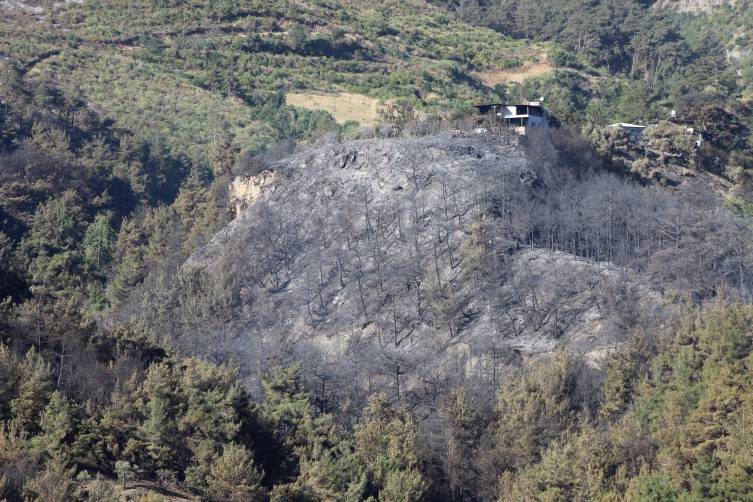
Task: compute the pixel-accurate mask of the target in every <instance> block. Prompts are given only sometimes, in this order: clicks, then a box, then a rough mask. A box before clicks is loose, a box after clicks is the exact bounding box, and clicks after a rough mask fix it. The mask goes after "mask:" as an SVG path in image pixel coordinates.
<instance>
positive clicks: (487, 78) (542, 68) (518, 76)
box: [478, 62, 554, 88]
mask: <svg viewBox="0 0 753 502" xmlns="http://www.w3.org/2000/svg"><path fill="white" fill-rule="evenodd" d="M552 71H554V66H552V65H551V64H549V63H548V62H543V63H529V64H526V65H523V66H522V67H520V68H513V69H510V70H504V69H497V70H487V71H483V72H481V73H479V74H478V77H479V79H480V80H481V81H482V82H483V83H484V85H486V86H487V87H490V88H494V86H495V85H497V84H509V83H516V84H520V83H522V82H524V81H525V80H528V79H529V78H535V77H541V76H544V75H546V74H548V73H550V72H552Z"/></svg>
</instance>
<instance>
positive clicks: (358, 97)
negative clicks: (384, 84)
mask: <svg viewBox="0 0 753 502" xmlns="http://www.w3.org/2000/svg"><path fill="white" fill-rule="evenodd" d="M285 100H286V102H287V104H288V105H291V106H298V107H301V108H307V109H309V110H324V111H326V112H328V113H329V114H330V115H332V116H333V117H334V119H335V120H336V121H337V122H338V123H340V124H342V123H345V122H347V121H349V120H354V121H356V122H359V123H360V124H362V125H366V126H372V125H375V124H376V123H377V122H378V121H379V113H378V112H379V107H380V105H381V103H382V102H381V101H379V100H378V99H375V98H371V97H369V96H364V95H362V94H351V93H347V92H342V93H338V94H321V93H313V92H300V93H299V92H291V93H288V94H287V95H286V96H285Z"/></svg>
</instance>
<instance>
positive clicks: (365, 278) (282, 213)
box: [165, 134, 658, 400]
mask: <svg viewBox="0 0 753 502" xmlns="http://www.w3.org/2000/svg"><path fill="white" fill-rule="evenodd" d="M519 141H520V140H519V139H518V138H517V137H514V136H501V137H500V136H492V135H473V134H443V135H438V136H431V137H425V138H421V139H410V140H397V139H395V140H380V141H373V140H372V141H357V142H351V143H346V144H337V145H329V146H325V147H321V148H318V149H314V150H310V151H305V152H302V153H298V154H295V155H293V156H292V157H290V158H288V159H286V160H284V161H281V162H278V163H276V164H275V165H274V166H272V170H271V172H265V173H262V174H261V175H259V176H257V177H254V178H250V179H248V180H246V181H245V182H244V183H241V182H238V183H236V189H237V190H238V191H239V192H242V193H244V194H245V195H246V196H247V197H249V200H247V205H248V207H247V208H246V209H245V210H244V211H243V212H242V213H241V214H240V215H239V216H238V217H237V218H236V219H235V220H234V221H233V222H232V223H231V224H230V225H228V227H227V228H226V229H224V230H223V231H221V232H220V233H219V234H217V235H216V236H215V237H214V238H213V239H212V241H211V242H210V243H209V244H208V245H207V246H205V247H204V248H202V249H200V250H199V251H198V252H196V253H195V254H194V255H193V256H192V257H191V258H190V259H189V260H188V262H187V263H186V264H185V266H184V269H183V273H182V274H181V276H185V277H191V278H193V279H190V280H184V281H183V283H181V284H179V285H177V286H176V289H178V290H180V291H181V293H178V294H179V295H181V294H182V295H184V296H186V297H188V296H191V297H192V298H195V297H196V296H197V295H200V293H199V292H200V291H201V292H204V295H203V296H204V297H205V298H206V299H207V301H208V302H209V303H211V304H212V305H214V307H212V308H209V309H206V308H204V307H202V308H199V309H198V310H196V309H191V308H187V309H186V311H185V315H186V316H189V317H190V316H197V317H203V318H204V319H207V318H213V319H215V320H216V322H214V323H209V325H208V324H207V323H203V324H202V323H200V322H199V323H197V324H196V325H199V324H201V326H202V327H201V329H188V330H183V331H182V333H183V334H182V335H180V337H178V338H177V340H175V342H176V343H177V344H178V345H179V346H181V347H183V348H184V349H186V350H190V351H198V352H200V353H203V354H209V355H214V356H216V357H218V358H220V359H230V360H235V361H237V362H238V363H239V364H240V366H241V369H242V371H243V373H244V374H245V375H246V376H247V377H248V379H249V383H253V382H254V381H256V379H257V377H258V373H259V371H261V370H263V369H264V367H265V366H266V365H268V364H280V363H282V364H285V363H290V362H292V361H300V362H302V364H303V367H304V373H305V374H306V375H308V376H309V377H310V378H311V379H312V381H313V382H315V383H316V384H317V386H316V388H317V389H320V393H321V394H320V397H321V398H323V399H326V398H328V396H329V394H330V393H334V394H338V395H340V396H342V395H343V394H350V393H353V392H356V393H357V392H359V389H365V388H371V389H373V388H376V387H382V388H385V389H386V390H388V391H390V392H392V393H393V395H395V396H403V397H405V396H406V392H407V393H408V394H407V396H408V397H409V399H413V400H421V399H423V398H425V397H427V396H431V395H435V394H436V393H437V392H439V391H440V390H439V389H442V388H445V387H446V386H447V385H450V384H451V383H452V382H455V383H457V382H460V381H467V380H468V379H471V380H474V381H475V380H478V381H480V382H482V383H484V384H488V385H489V388H490V389H491V388H493V387H494V386H496V385H498V384H499V382H500V379H501V377H502V375H503V374H504V371H505V369H506V368H509V366H510V364H517V363H519V362H521V361H522V360H524V359H525V358H526V357H528V356H530V355H535V354H541V353H550V352H552V351H554V350H557V349H559V348H566V349H569V350H572V351H575V352H578V353H583V354H585V355H587V356H588V357H589V358H591V360H593V361H598V359H599V358H600V357H601V356H602V355H603V354H604V353H605V352H606V351H608V350H610V349H612V348H614V347H615V346H616V344H619V343H620V342H621V341H622V340H624V338H625V336H626V334H627V333H628V330H629V328H630V326H631V325H632V323H633V322H634V320H633V319H632V318H631V316H632V315H633V313H634V312H636V311H640V310H643V311H646V310H650V309H652V308H654V307H653V306H654V305H655V304H656V303H658V302H657V301H656V300H657V297H656V295H655V294H653V293H651V292H650V291H648V289H647V288H645V287H641V286H640V285H639V284H638V283H637V281H635V280H634V278H632V277H631V274H629V273H627V272H626V271H625V270H627V269H623V270H621V271H618V270H617V269H615V268H613V267H609V266H607V265H605V264H604V263H598V262H596V261H589V260H586V259H583V258H576V257H575V256H573V255H570V254H567V253H561V252H554V251H550V250H543V249H535V248H532V247H526V246H523V245H522V243H521V242H520V240H516V239H515V238H513V239H511V238H510V237H511V236H517V235H519V234H520V233H521V232H522V233H523V234H525V227H521V225H522V224H523V222H522V221H520V219H519V218H515V219H512V218H511V212H510V208H511V206H512V205H515V206H516V207H520V206H521V205H523V204H525V203H526V202H525V200H526V198H527V195H526V194H527V192H526V191H527V190H528V189H530V187H531V186H532V185H533V184H535V183H536V179H537V177H538V176H539V175H538V173H537V169H538V168H537V166H532V165H530V163H529V162H528V160H527V158H526V154H525V153H524V149H523V147H522V146H521V145H520V144H519ZM244 187H245V188H244ZM196 277H201V279H196ZM197 284H198V286H197ZM189 303H190V304H191V305H197V303H196V302H189ZM199 311H200V312H201V313H199ZM165 329H166V330H169V327H165Z"/></svg>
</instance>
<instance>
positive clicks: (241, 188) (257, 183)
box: [230, 171, 277, 217]
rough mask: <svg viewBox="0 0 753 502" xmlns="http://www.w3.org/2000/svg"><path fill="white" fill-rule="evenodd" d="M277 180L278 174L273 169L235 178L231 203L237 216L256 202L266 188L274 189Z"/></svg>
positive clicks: (231, 187) (231, 185)
mask: <svg viewBox="0 0 753 502" xmlns="http://www.w3.org/2000/svg"><path fill="white" fill-rule="evenodd" d="M276 181H277V175H276V174H275V173H274V172H273V171H263V172H261V173H259V174H257V175H255V176H245V177H238V178H236V179H234V180H233V182H232V183H231V184H230V205H231V206H232V207H233V210H234V213H235V216H236V217H237V216H240V214H241V213H243V212H244V211H245V210H246V209H248V207H249V206H251V205H253V204H255V203H256V201H257V200H259V198H260V197H261V196H262V194H263V192H264V191H265V190H273V189H274V186H275V182H276Z"/></svg>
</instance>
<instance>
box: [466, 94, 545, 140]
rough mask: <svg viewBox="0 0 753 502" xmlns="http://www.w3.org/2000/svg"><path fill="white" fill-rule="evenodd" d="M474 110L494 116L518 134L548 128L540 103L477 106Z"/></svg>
mask: <svg viewBox="0 0 753 502" xmlns="http://www.w3.org/2000/svg"><path fill="white" fill-rule="evenodd" d="M475 108H476V109H477V110H478V111H479V114H481V115H485V116H488V115H492V116H494V117H495V118H496V119H497V120H499V121H500V122H502V123H504V124H506V125H508V126H509V127H510V128H512V129H514V130H515V132H517V133H518V134H526V133H527V132H529V131H530V130H531V129H548V128H549V118H548V116H547V113H546V110H544V107H543V106H542V105H541V102H540V101H531V102H529V103H527V104H523V105H506V104H502V103H492V104H487V105H477V106H476V107H475Z"/></svg>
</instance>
